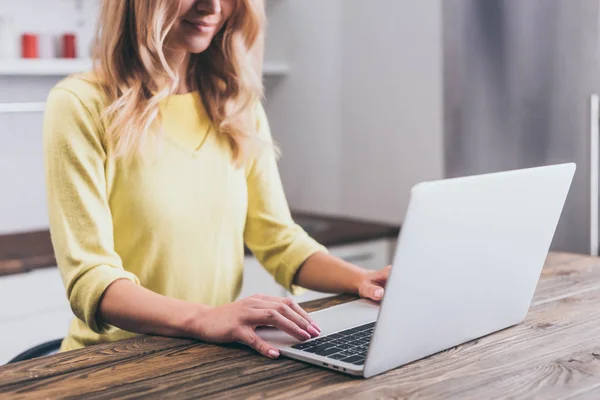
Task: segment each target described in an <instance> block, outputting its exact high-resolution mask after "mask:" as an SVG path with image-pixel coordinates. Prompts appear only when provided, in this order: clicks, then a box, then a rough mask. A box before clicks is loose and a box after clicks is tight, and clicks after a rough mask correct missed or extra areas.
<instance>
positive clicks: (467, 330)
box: [257, 163, 575, 378]
mask: <svg viewBox="0 0 600 400" xmlns="http://www.w3.org/2000/svg"><path fill="white" fill-rule="evenodd" d="M574 173H575V164H573V163H569V164H559V165H550V166H543V167H535V168H528V169H520V170H512V171H504V172H496V173H491V174H482V175H476V176H469V177H461V178H452V179H446V180H440V181H431V182H424V183H419V184H417V185H416V186H414V187H413V188H412V190H411V195H410V201H409V206H408V209H407V212H406V215H405V219H404V223H403V226H402V230H401V232H400V235H399V237H398V241H397V246H396V250H395V255H394V260H393V263H392V270H391V272H390V276H389V279H388V282H387V286H386V290H385V294H384V297H383V299H382V301H381V303H380V304H378V303H376V302H373V301H370V300H366V299H360V300H356V301H352V302H349V303H345V304H341V305H337V306H333V307H330V308H327V309H324V310H320V311H317V312H313V313H311V316H312V318H314V319H315V321H316V322H317V323H318V324H319V326H320V327H321V328H322V332H321V334H320V336H318V337H317V338H314V339H311V340H307V341H304V342H302V341H299V340H298V339H295V338H293V337H291V336H289V335H287V334H286V333H284V332H282V331H280V330H278V329H276V328H273V327H260V328H258V329H257V332H258V334H259V336H261V337H262V338H263V339H265V340H266V341H267V342H269V343H270V344H271V345H273V346H274V347H276V348H278V349H279V350H280V353H281V354H282V355H284V356H287V357H290V358H294V359H297V360H301V361H305V362H308V363H312V364H315V365H319V366H321V367H325V368H329V369H333V370H336V371H340V372H342V373H346V374H350V375H356V376H361V377H365V378H368V377H371V376H374V375H377V374H380V373H383V372H385V371H388V370H391V369H394V368H397V367H399V366H402V365H405V364H407V363H410V362H412V361H415V360H419V359H422V358H424V357H427V356H430V355H432V354H435V353H438V352H440V351H443V350H446V349H449V348H451V347H454V346H456V345H459V344H462V343H465V342H468V341H470V340H473V339H476V338H479V337H481V336H485V335H488V334H490V333H493V332H496V331H498V330H501V329H504V328H507V327H510V326H513V325H516V324H519V323H520V322H522V321H523V320H524V319H525V317H526V315H527V312H528V310H529V307H530V304H531V301H532V299H533V295H534V291H535V288H536V286H537V282H538V279H539V277H540V274H541V271H542V267H543V265H544V262H545V259H546V257H547V254H548V251H549V249H550V245H551V242H552V239H553V237H554V233H555V230H556V227H557V224H558V221H559V218H560V215H561V213H562V209H563V206H564V203H565V200H566V197H567V194H568V192H569V188H570V186H571V182H572V180H573V176H574ZM382 267H383V266H382Z"/></svg>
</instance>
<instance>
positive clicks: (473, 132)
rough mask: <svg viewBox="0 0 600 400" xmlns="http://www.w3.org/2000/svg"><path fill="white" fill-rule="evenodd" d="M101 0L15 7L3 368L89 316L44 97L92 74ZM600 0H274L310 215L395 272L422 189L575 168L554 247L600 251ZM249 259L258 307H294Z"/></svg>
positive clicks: (275, 82)
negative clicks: (68, 257)
mask: <svg viewBox="0 0 600 400" xmlns="http://www.w3.org/2000/svg"><path fill="white" fill-rule="evenodd" d="M99 1H100V0H20V1H14V0H0V331H2V332H9V335H10V336H11V337H10V340H7V341H4V340H3V341H2V342H0V364H2V363H3V362H6V361H8V360H9V359H10V358H11V357H12V356H14V355H15V354H17V353H18V352H20V351H21V350H22V349H24V348H27V347H28V346H32V345H35V344H37V343H40V342H43V341H44V340H50V339H52V338H57V337H60V336H61V335H63V334H64V332H65V330H66V326H67V322H68V320H69V319H70V318H72V314H71V311H70V309H69V307H68V304H67V303H66V298H65V295H64V288H63V287H62V282H61V281H60V279H59V276H58V271H57V269H56V268H54V266H55V263H54V260H53V257H52V250H51V246H49V237H48V233H47V225H48V224H47V212H46V203H45V194H44V193H45V190H44V180H43V168H42V149H41V126H42V116H43V110H44V104H43V102H44V101H45V98H46V96H47V93H48V90H49V89H50V88H51V87H52V86H54V85H55V84H56V83H57V82H58V81H59V80H60V79H63V78H64V77H65V76H66V75H68V74H71V73H76V72H79V71H82V70H86V69H88V68H89V67H90V62H89V52H90V47H89V44H90V40H91V37H92V34H93V32H94V25H95V19H96V12H97V6H98V4H99ZM599 4H600V3H599V2H598V0H422V1H416V0H370V1H365V0H267V15H268V20H269V25H268V32H267V36H266V52H265V71H264V82H265V87H266V106H267V113H268V117H269V120H270V123H271V128H272V131H273V135H274V137H275V140H276V141H277V142H278V144H279V146H280V147H281V149H282V153H283V156H282V158H281V160H280V171H281V174H282V179H283V183H284V186H285V190H286V194H287V197H288V201H289V203H290V206H291V208H292V210H293V212H294V215H295V217H296V218H297V221H298V222H299V223H300V224H301V225H302V226H304V227H305V228H306V230H307V231H308V232H309V233H311V234H313V235H314V236H315V237H316V238H317V239H318V240H320V241H322V242H323V243H324V244H325V245H327V246H328V247H329V248H330V249H331V251H332V252H333V253H335V254H338V255H340V256H342V257H344V258H346V259H348V260H349V261H352V262H355V263H356V264H359V265H363V266H365V267H367V268H381V267H383V266H384V265H386V264H387V263H389V262H390V261H391V259H392V256H393V249H394V243H395V241H396V237H397V233H398V231H399V229H400V227H401V224H402V219H403V216H404V212H405V210H406V207H407V205H408V201H409V196H410V189H411V187H412V186H413V185H414V184H415V183H417V182H420V181H423V180H433V179H440V178H444V177H452V176H460V175H468V174H472V173H482V172H491V171H498V170H504V169H513V168H519V167H528V166H536V165H543V164H549V163H555V162H569V161H575V162H577V164H578V171H577V174H576V178H575V182H574V185H573V188H572V191H571V194H570V197H569V200H568V201H567V206H566V207H565V213H564V215H563V218H562V220H561V223H560V225H559V229H558V231H557V235H556V237H555V241H554V243H553V249H554V250H563V251H575V252H582V253H592V254H597V251H598V151H597V148H598V127H597V123H598V115H597V113H598V102H597V100H598V99H597V97H596V96H595V93H598V92H599V90H600V87H599V84H598V83H599V79H598V76H600V62H599V57H598V53H599V49H600V46H599V43H600V42H599V40H598V39H599V26H600V25H599V21H600V18H599V16H600V14H599V8H600V7H599ZM24 56H25V57H33V58H26V59H24V58H23V57H24ZM592 149H593V150H592ZM433 250H434V249H433ZM246 261H247V262H246V268H247V271H246V272H247V273H246V277H245V282H244V289H243V291H242V294H241V296H244V295H248V294H251V293H253V292H256V291H260V292H266V293H270V294H276V295H289V294H287V293H285V292H284V291H283V290H282V289H281V288H279V287H278V286H276V285H275V284H274V282H273V280H272V279H271V278H270V277H269V276H268V275H266V274H265V273H264V272H263V271H262V270H261V268H260V266H259V265H258V264H257V262H256V260H255V259H253V257H252V255H251V254H248V257H247V260H246ZM32 292H35V293H38V296H39V299H37V300H33V299H31V296H30V293H32ZM319 296H322V294H319V293H308V294H305V295H304V296H303V297H299V298H298V300H299V301H302V300H307V299H311V298H315V297H319ZM9 305H10V306H9ZM31 326H45V327H46V328H45V329H44V332H39V330H38V332H37V333H36V330H35V329H29V327H31ZM21 333H22V334H21ZM5 334H6V333H3V338H4V335H5ZM27 335H33V336H27ZM3 346H4V347H3Z"/></svg>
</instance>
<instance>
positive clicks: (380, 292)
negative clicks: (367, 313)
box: [375, 289, 383, 299]
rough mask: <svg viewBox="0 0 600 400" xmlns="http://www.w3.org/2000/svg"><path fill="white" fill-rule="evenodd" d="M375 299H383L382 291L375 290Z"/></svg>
mask: <svg viewBox="0 0 600 400" xmlns="http://www.w3.org/2000/svg"><path fill="white" fill-rule="evenodd" d="M375 297H377V298H378V299H380V298H382V297H383V289H377V290H376V291H375Z"/></svg>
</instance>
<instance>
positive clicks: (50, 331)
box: [0, 268, 74, 365]
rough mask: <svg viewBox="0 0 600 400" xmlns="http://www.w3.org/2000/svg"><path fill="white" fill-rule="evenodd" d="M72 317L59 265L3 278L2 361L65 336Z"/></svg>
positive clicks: (0, 308) (0, 290) (0, 311)
mask: <svg viewBox="0 0 600 400" xmlns="http://www.w3.org/2000/svg"><path fill="white" fill-rule="evenodd" d="M72 318H74V316H73V312H72V311H71V308H70V307H69V303H68V301H67V297H66V294H65V289H64V286H63V283H62V280H61V278H60V274H59V271H58V268H46V269H41V270H36V271H32V272H28V273H24V274H18V275H10V276H7V277H3V278H0V365H2V364H5V363H7V362H8V361H9V360H10V359H12V358H13V357H14V356H16V355H17V354H19V353H21V352H23V351H25V350H27V349H29V348H31V347H33V346H36V345H38V344H41V343H44V342H47V341H50V340H54V339H60V338H63V337H65V335H66V334H67V331H68V328H69V323H70V321H71V319H72Z"/></svg>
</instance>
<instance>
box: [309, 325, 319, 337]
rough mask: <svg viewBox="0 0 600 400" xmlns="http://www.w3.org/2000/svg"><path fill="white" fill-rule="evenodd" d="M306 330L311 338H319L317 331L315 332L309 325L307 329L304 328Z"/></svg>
mask: <svg viewBox="0 0 600 400" xmlns="http://www.w3.org/2000/svg"><path fill="white" fill-rule="evenodd" d="M306 330H307V331H308V333H310V334H311V335H312V336H313V337H314V336H319V331H317V330H316V329H315V328H314V327H313V326H312V325H309V326H308V328H306Z"/></svg>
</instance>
